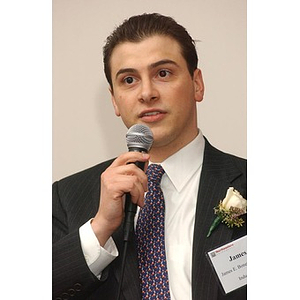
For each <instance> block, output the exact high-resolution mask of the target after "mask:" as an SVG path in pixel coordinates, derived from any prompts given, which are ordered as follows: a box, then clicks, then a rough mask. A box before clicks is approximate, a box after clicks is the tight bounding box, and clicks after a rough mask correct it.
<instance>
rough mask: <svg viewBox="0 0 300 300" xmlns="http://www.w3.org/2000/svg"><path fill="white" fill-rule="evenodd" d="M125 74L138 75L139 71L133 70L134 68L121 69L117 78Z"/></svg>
mask: <svg viewBox="0 0 300 300" xmlns="http://www.w3.org/2000/svg"><path fill="white" fill-rule="evenodd" d="M124 73H137V70H136V69H133V68H124V69H120V70H119V71H118V72H117V74H116V78H117V77H118V76H119V75H121V74H124Z"/></svg>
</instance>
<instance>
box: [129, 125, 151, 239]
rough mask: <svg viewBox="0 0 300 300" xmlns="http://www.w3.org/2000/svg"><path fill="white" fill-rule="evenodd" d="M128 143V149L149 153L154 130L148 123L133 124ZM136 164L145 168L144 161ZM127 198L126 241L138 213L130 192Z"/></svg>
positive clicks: (130, 234) (130, 235)
mask: <svg viewBox="0 0 300 300" xmlns="http://www.w3.org/2000/svg"><path fill="white" fill-rule="evenodd" d="M126 143H127V148H128V151H137V152H145V153H148V151H149V149H150V148H151V146H152V144H153V134H152V131H151V130H150V128H149V127H148V126H146V125H142V124H136V125H133V126H131V127H130V128H129V130H128V131H127V133H126ZM134 164H135V165H136V166H138V167H139V168H140V169H142V170H144V167H145V163H144V162H140V161H137V162H135V163H134ZM125 199H126V200H125V221H124V241H130V240H131V237H132V232H133V223H134V216H135V214H136V209H137V205H136V204H134V203H132V201H131V195H130V193H126V197H125Z"/></svg>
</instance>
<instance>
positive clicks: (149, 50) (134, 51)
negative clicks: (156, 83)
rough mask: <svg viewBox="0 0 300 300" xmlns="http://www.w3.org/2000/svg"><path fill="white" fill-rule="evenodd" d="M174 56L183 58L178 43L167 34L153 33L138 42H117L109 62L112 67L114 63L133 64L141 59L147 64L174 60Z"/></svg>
mask: <svg viewBox="0 0 300 300" xmlns="http://www.w3.org/2000/svg"><path fill="white" fill-rule="evenodd" d="M176 57H177V59H178V58H181V59H183V56H182V54H181V48H180V45H179V43H178V42H177V41H176V40H175V39H173V38H171V37H169V36H162V35H155V36H151V37H147V38H145V39H143V40H141V41H138V42H128V41H126V42H122V43H120V44H118V45H117V46H116V47H115V49H114V50H113V52H112V55H111V60H110V62H111V67H112V68H113V67H114V65H115V66H116V65H118V66H119V65H120V64H123V63H125V64H128V63H129V64H133V65H135V64H138V63H139V62H141V61H143V63H145V62H146V61H147V62H148V64H149V65H150V64H154V63H156V62H158V61H161V60H170V61H176ZM127 67H130V66H129V65H128V66H127Z"/></svg>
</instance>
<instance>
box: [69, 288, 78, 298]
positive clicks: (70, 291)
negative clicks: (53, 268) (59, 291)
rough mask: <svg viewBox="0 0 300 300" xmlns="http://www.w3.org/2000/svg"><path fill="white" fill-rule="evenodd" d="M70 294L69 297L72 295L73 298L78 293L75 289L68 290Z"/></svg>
mask: <svg viewBox="0 0 300 300" xmlns="http://www.w3.org/2000/svg"><path fill="white" fill-rule="evenodd" d="M68 293H69V295H70V296H71V297H73V296H74V295H75V294H76V292H75V290H74V289H69V290H68Z"/></svg>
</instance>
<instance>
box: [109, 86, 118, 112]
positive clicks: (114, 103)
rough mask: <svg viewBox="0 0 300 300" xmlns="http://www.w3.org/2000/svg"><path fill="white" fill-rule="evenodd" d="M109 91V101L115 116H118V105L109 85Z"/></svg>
mask: <svg viewBox="0 0 300 300" xmlns="http://www.w3.org/2000/svg"><path fill="white" fill-rule="evenodd" d="M109 92H110V95H111V102H112V104H113V107H114V110H115V114H116V116H117V117H120V111H119V108H118V105H117V102H116V99H115V96H114V92H113V90H112V88H111V87H109Z"/></svg>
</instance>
